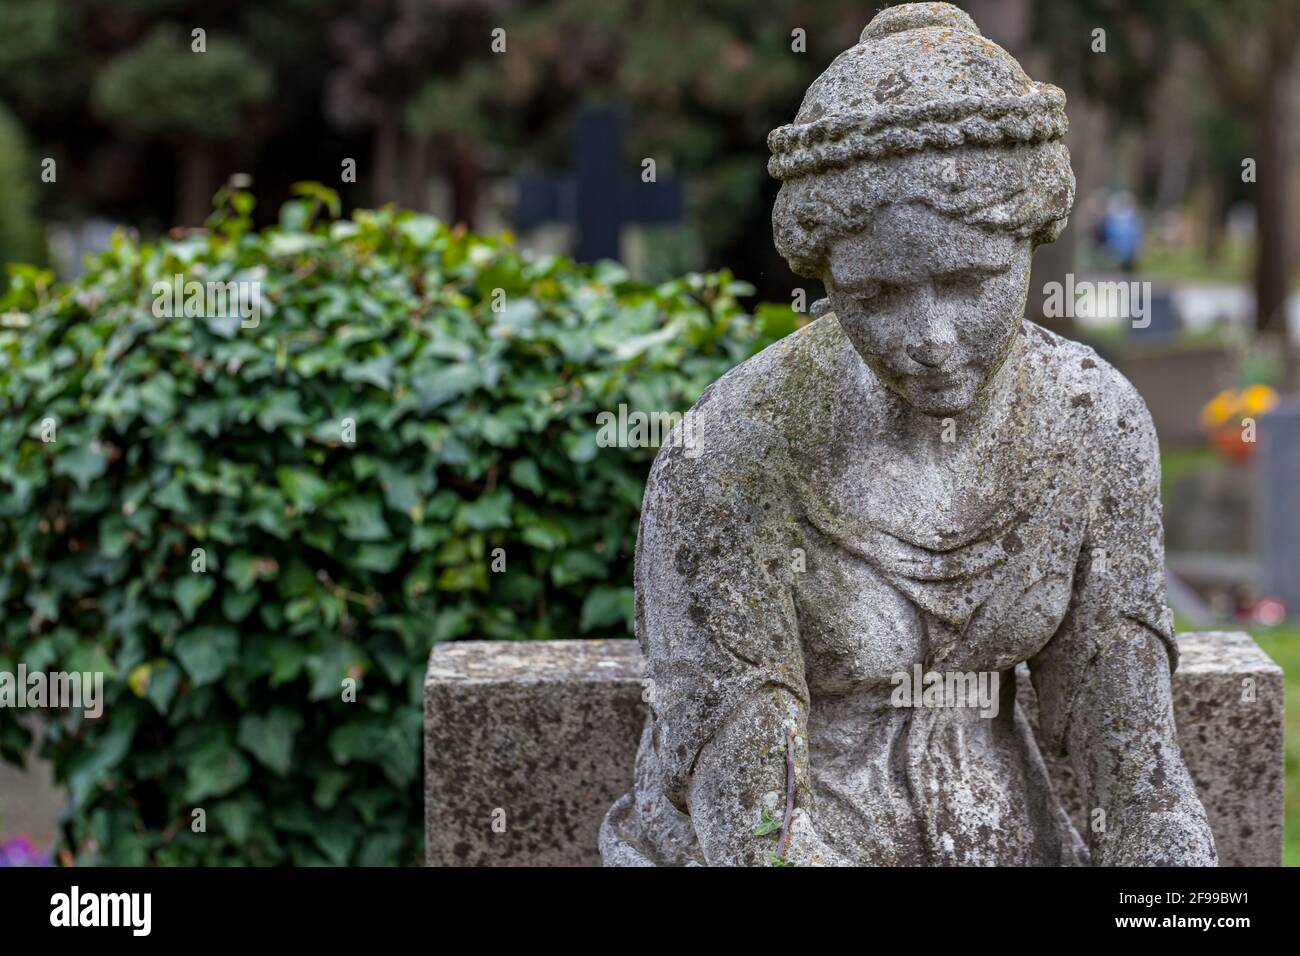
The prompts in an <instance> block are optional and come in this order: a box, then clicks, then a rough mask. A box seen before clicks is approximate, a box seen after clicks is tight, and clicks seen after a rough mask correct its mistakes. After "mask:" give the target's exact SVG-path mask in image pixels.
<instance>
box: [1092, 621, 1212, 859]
mask: <svg viewBox="0 0 1300 956" xmlns="http://www.w3.org/2000/svg"><path fill="white" fill-rule="evenodd" d="M1118 627H1119V628H1120V629H1122V631H1123V633H1120V634H1116V635H1114V637H1113V638H1112V639H1110V640H1106V641H1104V642H1103V646H1104V647H1105V648H1106V650H1105V651H1104V652H1103V653H1100V654H1098V655H1097V656H1096V657H1095V658H1093V659H1092V661H1091V662H1090V663H1089V664H1087V665H1085V667H1084V669H1083V673H1082V685H1081V686H1080V688H1079V693H1078V697H1077V699H1076V700H1075V703H1074V707H1073V713H1072V717H1071V720H1070V724H1069V729H1068V731H1067V740H1068V750H1069V753H1070V755H1071V758H1072V763H1073V766H1074V769H1075V775H1076V777H1077V779H1078V780H1079V783H1080V786H1081V788H1082V791H1083V796H1084V800H1085V804H1084V805H1085V808H1086V810H1087V813H1088V818H1089V820H1088V822H1089V826H1088V835H1089V841H1090V844H1091V850H1092V859H1093V863H1094V864H1095V865H1098V866H1215V865H1216V864H1217V862H1218V860H1217V856H1216V854H1215V850H1214V837H1213V835H1212V834H1211V832H1210V826H1209V822H1208V821H1207V819H1206V816H1205V809H1204V807H1203V806H1202V805H1201V801H1200V798H1199V797H1198V796H1197V794H1196V788H1195V786H1194V785H1193V784H1192V778H1191V775H1190V774H1188V772H1187V767H1186V765H1185V764H1184V763H1183V756H1182V753H1181V751H1180V750H1179V746H1178V736H1177V733H1176V731H1175V727H1174V708H1173V697H1172V693H1171V690H1170V676H1169V656H1168V652H1167V651H1166V650H1165V646H1164V644H1163V642H1162V641H1161V640H1160V638H1158V637H1156V636H1155V635H1154V634H1152V633H1151V632H1150V631H1149V630H1147V629H1146V628H1145V627H1143V626H1141V625H1139V624H1136V623H1134V622H1132V621H1123V622H1122V623H1120V624H1119V625H1118Z"/></svg>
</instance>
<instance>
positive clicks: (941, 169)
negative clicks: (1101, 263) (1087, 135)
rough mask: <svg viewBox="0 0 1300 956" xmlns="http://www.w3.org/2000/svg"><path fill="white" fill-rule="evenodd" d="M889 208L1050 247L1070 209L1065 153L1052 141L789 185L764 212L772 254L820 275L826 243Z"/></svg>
mask: <svg viewBox="0 0 1300 956" xmlns="http://www.w3.org/2000/svg"><path fill="white" fill-rule="evenodd" d="M895 203H919V204H921V205H925V206H928V207H929V208H931V209H933V210H934V211H935V212H938V213H940V214H942V215H944V216H948V217H950V218H952V219H956V220H959V221H961V222H964V223H968V224H970V225H973V226H979V227H981V228H984V229H988V230H989V231H991V232H998V233H1005V234H1010V235H1014V236H1017V237H1021V238H1028V239H1030V240H1031V241H1032V242H1033V243H1034V244H1035V245H1038V244H1040V243H1044V242H1052V241H1054V240H1055V239H1056V238H1057V237H1058V236H1059V235H1060V234H1061V230H1063V229H1064V228H1065V225H1066V222H1067V220H1068V217H1069V214H1070V208H1071V206H1072V205H1073V204H1074V173H1073V171H1072V170H1071V169H1070V154H1069V151H1068V150H1067V149H1066V148H1065V145H1064V144H1063V143H1061V142H1059V141H1051V142H1042V143H1036V144H1034V145H1032V146H1023V145H1022V146H993V147H982V148H971V147H964V148H962V149H956V150H927V151H924V152H918V153H907V154H904V155H901V156H888V157H885V158H883V159H878V160H870V161H861V162H858V163H855V164H854V165H850V166H845V167H840V168H830V169H827V170H825V171H823V172H818V173H815V174H811V175H804V176H800V177H798V178H795V179H788V180H786V181H785V183H783V184H782V186H781V192H780V194H779V195H778V196H777V198H776V203H775V205H774V206H773V208H772V232H773V238H774V240H775V242H776V248H777V251H778V252H779V253H781V255H782V256H783V257H784V258H785V259H786V261H787V262H789V263H790V268H791V269H792V270H793V271H794V272H795V273H796V274H797V275H802V276H808V277H810V278H822V277H823V276H824V274H825V272H826V270H827V268H828V259H829V251H830V245H831V243H833V242H834V241H835V240H836V239H838V238H840V237H842V236H846V235H852V234H853V233H856V232H860V231H861V230H863V229H864V228H866V226H867V225H868V223H869V222H870V221H871V219H872V218H873V217H874V216H875V215H876V213H877V211H878V210H879V209H880V208H882V207H884V206H887V205H892V204H895Z"/></svg>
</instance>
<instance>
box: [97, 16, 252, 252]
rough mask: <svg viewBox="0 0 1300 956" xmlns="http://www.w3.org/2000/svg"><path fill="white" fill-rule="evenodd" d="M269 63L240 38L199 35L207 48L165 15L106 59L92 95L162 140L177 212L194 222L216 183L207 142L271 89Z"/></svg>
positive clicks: (121, 120) (244, 126) (238, 124)
mask: <svg viewBox="0 0 1300 956" xmlns="http://www.w3.org/2000/svg"><path fill="white" fill-rule="evenodd" d="M271 90H272V82H271V73H270V71H269V70H268V69H267V68H266V67H265V66H263V65H262V64H261V63H259V62H258V61H257V59H256V58H255V57H254V56H253V54H252V53H251V52H249V50H248V48H247V46H246V45H245V44H244V43H242V42H241V41H239V40H236V39H233V38H230V37H224V36H209V37H207V38H206V52H194V51H193V50H192V48H191V40H190V38H189V37H188V36H185V35H182V33H181V31H180V29H179V28H178V27H176V26H175V25H173V24H170V23H166V24H160V25H158V26H156V27H154V28H153V29H152V30H151V31H150V32H149V34H148V35H147V36H146V37H145V39H144V40H143V41H141V42H140V43H139V44H138V45H136V46H134V47H132V48H131V49H130V50H128V51H126V52H125V53H122V54H121V55H119V56H117V57H116V58H114V59H113V61H112V62H111V63H109V64H108V66H107V67H105V69H104V70H103V71H102V72H101V73H100V74H99V75H98V76H97V77H96V79H95V87H94V94H93V95H94V102H95V105H96V107H97V109H98V110H99V111H100V112H101V113H102V114H103V115H104V116H105V117H106V118H108V119H109V120H111V121H112V122H114V123H115V124H117V125H119V126H121V127H123V128H125V129H128V130H133V131H135V132H137V133H139V134H142V135H145V136H151V137H157V138H159V139H163V140H166V141H167V142H169V143H170V144H171V145H172V147H173V149H174V150H175V154H176V157H177V161H178V165H179V168H180V176H179V183H178V193H177V199H176V214H177V218H178V220H179V222H180V223H182V224H185V225H191V226H195V225H199V224H201V223H202V222H203V220H204V219H206V218H207V216H208V213H209V212H210V211H211V206H210V202H209V200H210V197H211V195H212V191H213V189H214V187H215V186H216V178H217V173H216V169H215V165H214V163H213V152H212V150H213V145H214V144H215V143H219V142H221V141H223V140H228V139H231V138H233V137H235V136H236V135H238V134H240V133H247V132H248V131H249V129H250V122H251V117H250V110H251V108H252V107H253V106H255V105H256V104H258V103H261V102H263V101H265V100H266V99H267V98H268V97H269V96H270V94H271Z"/></svg>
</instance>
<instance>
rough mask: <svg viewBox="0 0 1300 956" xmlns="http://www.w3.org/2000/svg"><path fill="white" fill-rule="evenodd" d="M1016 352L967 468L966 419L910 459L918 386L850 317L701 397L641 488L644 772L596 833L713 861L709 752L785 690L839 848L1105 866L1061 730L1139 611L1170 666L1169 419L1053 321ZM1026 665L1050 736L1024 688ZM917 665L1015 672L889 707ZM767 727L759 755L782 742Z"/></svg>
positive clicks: (772, 351) (605, 848)
mask: <svg viewBox="0 0 1300 956" xmlns="http://www.w3.org/2000/svg"><path fill="white" fill-rule="evenodd" d="M997 375H998V376H999V382H998V388H997V389H996V390H995V392H994V394H993V395H992V397H989V398H988V399H987V400H986V402H985V405H986V406H987V407H985V408H983V410H982V411H981V412H980V422H979V427H977V428H975V429H973V430H972V434H970V435H964V434H959V435H956V436H949V439H950V440H951V441H952V451H953V453H954V454H956V453H958V450H959V449H960V450H961V453H962V454H964V455H965V456H966V458H965V459H964V460H963V462H964V463H963V464H962V465H961V466H959V467H958V468H957V469H956V471H955V472H953V470H952V469H949V474H948V478H947V479H946V480H945V478H944V474H945V472H944V469H943V467H941V466H940V465H939V464H937V463H940V462H941V459H940V457H939V456H942V455H944V454H946V453H947V449H945V447H944V442H945V438H944V436H943V435H942V433H941V431H940V430H941V429H942V428H943V427H944V424H945V423H944V422H942V421H940V420H937V419H936V420H934V429H935V431H936V434H935V435H934V436H927V437H924V438H923V439H920V444H921V445H924V448H923V449H921V450H920V451H918V453H917V454H916V455H915V456H909V455H908V454H899V453H898V448H899V447H900V446H899V443H898V442H897V441H895V439H897V438H899V437H900V436H903V435H904V432H903V431H902V430H901V429H903V427H904V426H903V424H902V423H900V421H899V420H897V419H898V413H897V411H896V409H897V403H896V402H891V401H889V400H887V398H888V396H886V395H885V393H884V387H883V385H881V383H880V382H879V381H878V380H877V379H876V378H875V377H874V375H873V374H872V372H871V371H870V370H869V369H868V368H867V366H866V365H865V364H864V363H863V361H862V360H861V358H860V357H859V356H858V355H857V353H856V352H855V351H854V349H853V348H852V345H851V344H850V343H849V342H848V340H847V338H846V337H845V335H844V333H843V331H842V330H841V329H840V327H839V324H838V322H837V320H836V319H835V317H834V315H828V316H826V317H824V318H822V319H820V320H818V321H816V322H814V323H812V324H811V325H809V326H807V327H805V328H804V329H802V330H800V331H799V332H797V333H795V334H794V335H792V336H789V337H787V338H786V339H784V340H782V341H781V342H778V343H777V344H776V345H774V346H772V347H771V348H769V349H767V350H766V351H764V352H763V353H761V354H760V355H758V356H756V357H754V358H753V359H751V360H750V361H748V362H746V363H744V364H743V365H741V366H739V367H737V368H736V369H733V370H732V371H731V372H730V373H728V374H727V375H726V376H724V377H723V378H722V379H720V380H719V381H718V382H716V383H715V384H714V385H713V386H711V387H710V388H709V389H708V391H706V392H705V394H704V395H703V396H702V397H701V399H700V401H699V402H698V403H697V404H696V406H695V407H694V408H693V409H692V410H691V411H690V412H689V413H688V415H687V416H686V420H685V421H684V423H683V426H682V428H683V429H684V431H685V433H687V434H690V435H691V437H692V440H693V444H694V445H695V448H694V453H693V454H691V455H687V454H684V450H683V448H682V444H681V442H680V441H678V442H674V441H670V442H669V443H668V444H666V445H665V447H664V448H663V449H661V451H660V453H659V455H658V456H657V458H656V460H655V464H654V466H653V468H652V473H651V477H650V480H649V482H648V484H647V488H646V493H645V499H644V504H643V510H642V519H641V526H640V531H639V535H638V543H637V556H636V587H637V615H636V624H637V627H636V630H637V639H638V641H639V642H640V645H641V648H642V651H643V652H644V654H645V657H646V661H647V676H648V677H649V679H650V680H651V682H652V683H651V685H650V686H651V688H652V693H651V695H650V696H651V713H650V716H649V718H648V721H647V725H646V729H645V733H644V735H643V738H642V742H641V746H640V751H639V753H638V757H637V773H636V781H635V786H634V788H633V790H632V792H631V793H629V794H628V795H626V796H625V797H623V798H621V799H620V800H619V801H618V802H617V803H615V805H614V806H613V807H612V808H611V810H610V812H609V814H608V816H607V818H606V821H605V823H604V826H603V827H602V830H601V838H600V839H601V851H602V856H603V859H604V861H605V863H606V864H607V865H647V864H660V865H673V864H691V863H709V862H712V861H711V860H709V859H707V857H706V855H705V853H704V852H703V850H702V848H701V846H700V843H699V840H698V839H697V834H696V832H695V828H694V825H693V821H692V815H691V814H692V807H691V805H690V804H691V798H690V794H691V792H692V791H691V781H692V775H693V774H694V772H695V768H696V764H697V761H698V760H699V757H700V753H701V750H702V748H704V747H705V746H706V745H707V744H708V743H709V741H710V740H712V739H714V738H715V736H716V735H718V734H719V733H720V731H721V730H722V729H723V728H724V727H727V725H728V722H729V721H734V720H738V719H743V718H741V717H738V716H737V715H738V714H741V713H742V712H745V708H746V706H747V705H749V704H752V703H753V702H755V701H760V704H759V706H761V701H762V700H763V699H765V698H769V697H770V698H771V699H772V700H773V701H774V702H775V701H778V700H783V701H791V700H793V701H794V702H795V703H793V704H790V705H789V706H790V708H791V711H792V716H793V715H794V712H798V715H799V717H800V718H801V723H800V726H801V727H802V728H805V729H804V730H802V731H801V733H806V737H807V740H806V752H807V770H806V772H803V773H801V779H800V786H801V787H802V788H804V791H802V792H806V793H807V794H808V795H809V797H810V799H808V800H807V801H806V803H807V807H808V812H809V816H810V818H811V821H812V825H813V827H814V828H815V830H816V832H817V834H818V836H819V837H820V838H821V839H822V840H824V841H825V842H826V843H827V844H828V845H830V846H831V847H833V848H834V850H835V851H836V852H837V853H838V854H840V855H841V856H842V857H843V858H844V859H845V860H847V861H849V862H853V863H859V864H868V865H949V864H988V865H1001V864H1039V865H1066V864H1073V863H1085V862H1087V859H1088V855H1087V850H1086V849H1085V848H1084V845H1083V843H1082V841H1081V840H1080V838H1079V835H1078V834H1077V833H1076V832H1075V831H1074V828H1073V827H1072V826H1071V824H1070V822H1069V820H1068V818H1067V817H1066V814H1065V813H1064V811H1063V809H1062V807H1061V806H1060V803H1059V800H1058V799H1057V797H1056V795H1055V793H1054V792H1053V790H1052V786H1051V783H1050V780H1049V778H1048V775H1047V773H1046V771H1045V769H1044V763H1043V759H1042V754H1041V750H1042V749H1048V750H1051V751H1052V752H1054V753H1057V754H1060V753H1063V752H1064V750H1065V747H1066V739H1067V730H1068V728H1069V725H1070V721H1071V719H1072V717H1073V707H1074V702H1075V698H1076V695H1077V691H1078V688H1079V686H1080V682H1081V681H1082V680H1083V679H1084V672H1085V670H1086V669H1087V667H1088V665H1089V662H1091V661H1092V660H1095V659H1096V658H1097V656H1098V655H1104V654H1107V653H1108V652H1110V651H1111V650H1112V649H1111V647H1110V645H1109V644H1108V642H1112V641H1115V640H1124V639H1126V638H1125V635H1132V634H1133V633H1135V629H1134V628H1135V627H1136V628H1137V629H1138V630H1137V631H1136V632H1137V633H1140V632H1141V631H1147V632H1150V633H1151V634H1154V635H1155V636H1156V637H1158V638H1159V639H1160V641H1162V642H1163V643H1164V645H1165V646H1166V648H1167V649H1168V657H1169V665H1170V668H1171V669H1172V668H1173V667H1175V666H1176V663H1177V650H1176V645H1175V643H1174V640H1173V632H1172V626H1171V615H1170V613H1169V611H1168V609H1167V608H1166V606H1165V599H1164V576H1163V575H1164V572H1163V545H1162V532H1161V522H1160V504H1159V496H1158V493H1159V463H1158V457H1157V454H1158V453H1157V447H1156V441H1155V435H1154V430H1153V428H1152V425H1151V421H1150V416H1149V414H1148V413H1147V410H1146V407H1145V405H1144V404H1143V403H1142V401H1141V399H1140V398H1139V397H1138V396H1137V394H1136V393H1135V392H1134V390H1133V389H1132V387H1131V386H1130V385H1129V384H1128V383H1127V382H1126V381H1125V380H1124V379H1123V377H1122V376H1120V375H1119V374H1118V373H1117V372H1115V370H1114V369H1112V368H1111V367H1110V366H1109V365H1107V364H1106V363H1105V362H1104V361H1102V360H1101V359H1100V358H1098V357H1097V356H1096V354H1095V353H1094V352H1093V351H1092V350H1091V349H1089V348H1087V347H1086V346H1083V345H1080V344H1078V343H1075V342H1071V341H1069V340H1066V339H1062V338H1060V337H1058V336H1055V335H1053V334H1052V333H1049V332H1047V331H1045V330H1043V329H1041V328H1039V327H1038V326H1036V325H1033V324H1032V323H1029V322H1025V323H1024V324H1023V326H1022V329H1021V332H1020V335H1019V337H1018V340H1017V343H1016V345H1015V347H1014V348H1013V350H1012V353H1011V356H1010V358H1009V359H1008V360H1007V363H1006V364H1005V365H1004V366H1003V368H1002V369H1001V370H1000V371H999V372H998V373H997ZM891 409H892V410H891ZM949 426H950V427H951V423H949ZM909 427H912V426H909ZM1124 623H1127V624H1128V625H1131V626H1127V627H1125V626H1119V625H1121V624H1124ZM1022 662H1025V663H1027V664H1028V670H1029V672H1030V674H1031V675H1032V680H1033V683H1034V687H1035V689H1036V691H1037V697H1038V700H1039V707H1040V713H1039V725H1038V731H1037V734H1035V732H1034V731H1033V730H1031V729H1030V726H1029V723H1028V721H1027V719H1026V715H1025V714H1024V713H1022V712H1021V710H1020V708H1019V707H1018V705H1017V704H1016V702H1015V686H1014V685H1015V680H1016V676H1015V670H1014V669H1015V668H1016V665H1017V664H1020V663H1022ZM917 665H920V667H921V668H922V669H923V670H924V671H926V672H930V671H935V672H941V673H942V672H964V673H969V672H976V673H985V674H996V675H997V676H998V678H1000V694H999V707H998V712H997V714H996V716H992V717H990V716H987V715H981V713H980V712H979V711H977V710H975V709H972V708H960V707H934V708H926V707H898V706H895V705H894V703H891V695H892V692H893V690H894V686H895V685H894V683H893V680H894V677H893V675H897V674H899V673H911V672H913V670H914V668H915V667H916V666H917ZM1022 670H1023V669H1022ZM778 691H779V692H780V693H779V694H778V693H777V692H778ZM776 705H777V704H775V703H774V706H776ZM770 743H771V746H770V748H768V750H767V751H765V753H766V754H767V756H766V757H765V758H764V759H780V757H781V753H782V742H781V741H778V740H773V741H771V742H770ZM735 759H736V760H737V761H742V760H745V759H752V756H751V757H746V756H744V755H741V754H737V755H736V757H735ZM745 770H746V768H745V767H743V766H739V765H738V766H737V767H736V771H737V775H738V776H739V775H741V774H742V773H743V772H744V771H745ZM779 796H780V800H779V801H776V805H775V807H774V809H773V813H774V815H775V816H777V817H778V818H779V817H780V812H781V804H783V802H784V796H783V795H779ZM772 802H773V801H772V800H770V799H769V803H772ZM696 809H697V812H698V807H697V808H696ZM754 812H755V813H757V808H755V809H754ZM755 822H757V820H755Z"/></svg>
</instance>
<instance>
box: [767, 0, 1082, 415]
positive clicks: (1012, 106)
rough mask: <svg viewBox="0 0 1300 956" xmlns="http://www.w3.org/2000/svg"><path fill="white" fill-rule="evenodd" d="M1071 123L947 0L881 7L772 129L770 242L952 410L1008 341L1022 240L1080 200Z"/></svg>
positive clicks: (885, 374)
mask: <svg viewBox="0 0 1300 956" xmlns="http://www.w3.org/2000/svg"><path fill="white" fill-rule="evenodd" d="M1065 128H1066V120H1065V95H1064V94H1063V93H1062V92H1061V91H1060V90H1058V89H1057V88H1056V87H1054V86H1049V85H1047V84H1043V83H1035V82H1033V81H1032V80H1030V79H1029V77H1027V76H1026V75H1025V73H1024V71H1023V70H1022V69H1021V68H1020V64H1018V63H1017V62H1016V61H1015V59H1014V58H1012V57H1011V55H1010V54H1008V53H1007V52H1006V51H1005V50H1003V49H1002V48H1001V47H1000V46H998V45H997V44H996V43H993V42H992V41H990V40H987V39H985V38H984V37H983V36H981V35H980V33H979V29H978V28H977V27H976V26H975V24H974V23H973V22H972V21H971V19H970V17H968V16H967V15H966V14H965V13H963V12H962V11H961V10H959V9H957V8H956V7H954V6H951V5H950V4H946V3H911V4H904V5H901V6H897V7H890V8H888V9H886V10H884V11H882V12H881V13H879V14H878V15H877V16H876V17H875V18H874V19H873V20H872V21H871V23H870V24H868V25H867V28H866V29H865V30H864V31H863V33H862V40H861V42H860V43H858V45H857V46H855V47H853V48H851V49H849V50H847V51H845V52H844V53H842V54H841V55H840V56H839V57H837V58H836V60H835V61H834V62H833V63H832V64H831V65H830V66H829V67H828V68H827V69H826V72H824V73H823V74H822V75H821V76H820V77H818V78H817V80H816V81H814V82H813V84H812V86H810V87H809V88H808V92H807V94H806V95H805V96H804V100H803V105H802V106H801V107H800V108H799V113H798V115H797V116H796V117H795V121H794V122H793V123H791V124H790V125H788V126H782V127H781V128H779V129H776V130H773V131H772V133H771V134H770V135H769V136H768V146H769V147H770V148H771V151H772V159H771V160H770V161H769V163H768V171H769V172H770V173H771V174H772V175H773V176H775V177H776V178H778V179H780V180H782V186H781V192H780V194H779V195H778V197H777V200H776V205H775V206H774V208H773V210H772V225H773V233H774V236H775V239H776V246H777V249H778V251H780V253H781V254H782V255H783V256H784V257H785V258H786V260H787V261H788V262H789V263H790V267H791V268H792V269H793V270H794V271H795V272H796V273H798V274H799V275H803V276H809V277H812V278H818V279H821V280H822V281H823V282H824V283H825V285H826V290H827V295H828V298H829V307H830V308H831V309H833V310H834V311H835V314H836V316H837V317H838V319H839V322H840V324H841V325H842V326H843V328H844V331H845V333H846V334H847V335H848V337H849V339H850V340H851V341H852V343H853V345H854V347H855V348H856V349H857V351H858V354H859V355H861V356H862V358H863V360H864V361H865V362H866V363H867V364H868V365H869V366H870V367H871V369H872V370H873V371H874V372H875V373H876V374H877V375H878V376H879V377H880V379H881V380H882V381H883V382H884V383H885V384H886V385H887V386H888V387H889V388H890V389H892V390H893V391H894V392H895V393H897V394H898V395H899V396H900V397H902V398H903V399H904V400H905V401H907V402H908V403H910V404H911V405H912V406H913V407H915V408H916V409H918V410H919V411H922V412H925V413H926V414H930V415H937V416H944V415H952V414H956V413H958V412H961V411H962V410H964V409H965V408H967V407H968V406H969V405H970V404H971V402H973V401H974V399H975V396H976V394H977V393H978V392H979V390H980V389H981V388H982V387H983V386H984V385H985V384H986V383H987V382H988V381H989V379H990V378H992V376H993V375H994V373H995V372H996V371H997V370H998V368H999V367H1000V366H1001V364H1002V362H1003V360H1004V359H1005V358H1006V356H1007V354H1008V353H1009V351H1010V349H1011V346H1012V344H1013V343H1014V341H1015V337H1016V335H1017V334H1018V332H1019V329H1020V323H1021V319H1022V317H1023V315H1024V306H1025V298H1026V295H1027V293H1028V288H1029V262H1030V257H1031V255H1032V253H1033V250H1034V247H1035V246H1036V245H1037V244H1038V243H1040V242H1051V241H1052V240H1054V239H1055V238H1056V237H1057V236H1058V235H1060V232H1061V230H1062V229H1063V228H1065V222H1066V217H1067V216H1068V215H1069V212H1070V206H1071V204H1072V203H1073V201H1074V174H1073V172H1071V170H1070V156H1069V152H1068V151H1067V150H1066V148H1065V145H1064V144H1063V143H1062V142H1061V136H1062V135H1063V134H1064V132H1065ZM825 305H826V303H819V305H818V306H817V307H815V311H824V309H825Z"/></svg>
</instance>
